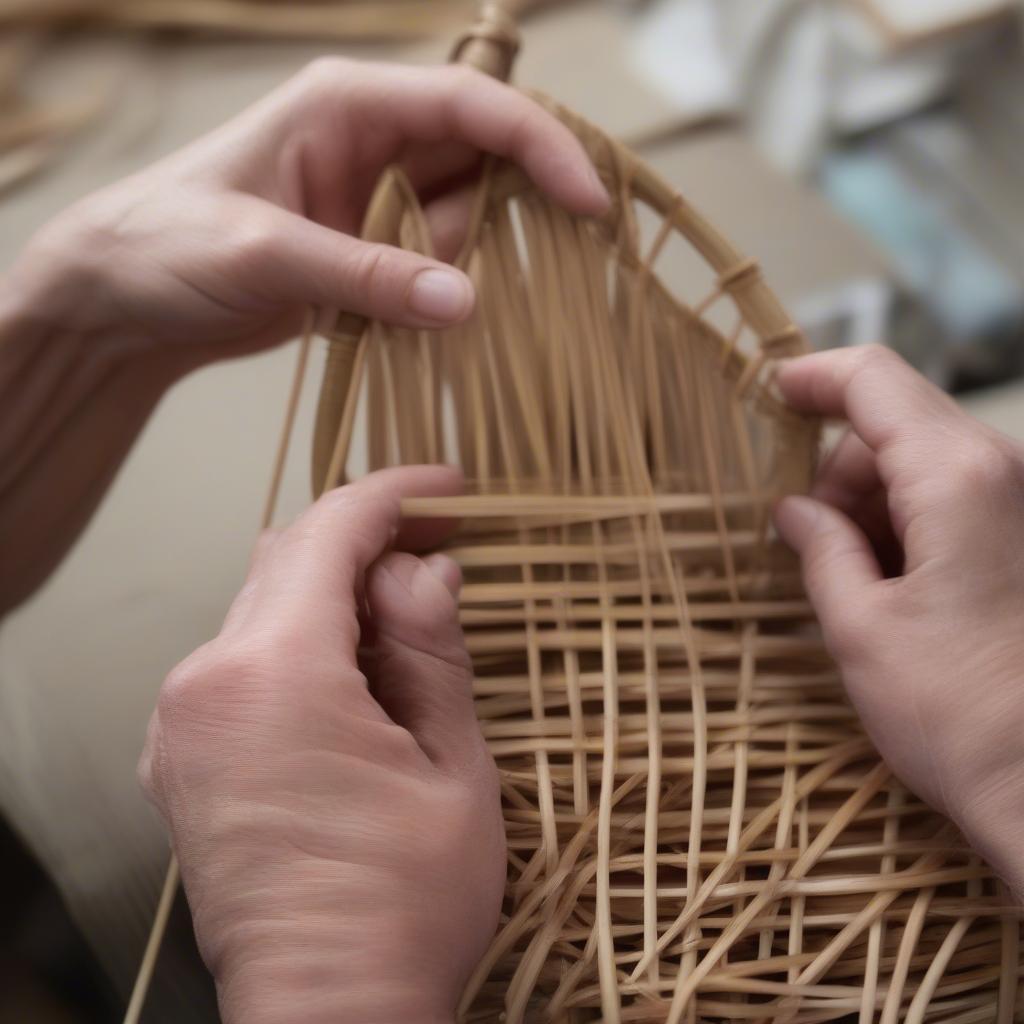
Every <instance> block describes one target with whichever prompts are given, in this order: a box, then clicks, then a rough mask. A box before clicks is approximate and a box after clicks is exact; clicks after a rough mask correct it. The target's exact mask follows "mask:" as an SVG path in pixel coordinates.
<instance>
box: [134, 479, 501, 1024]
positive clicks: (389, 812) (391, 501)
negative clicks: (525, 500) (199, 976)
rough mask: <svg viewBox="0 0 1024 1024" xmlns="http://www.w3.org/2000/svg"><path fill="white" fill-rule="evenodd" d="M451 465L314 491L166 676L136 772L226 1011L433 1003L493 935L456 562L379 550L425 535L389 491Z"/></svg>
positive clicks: (443, 1002)
mask: <svg viewBox="0 0 1024 1024" xmlns="http://www.w3.org/2000/svg"><path fill="white" fill-rule="evenodd" d="M459 482H460V480H459V477H458V474H457V473H456V472H455V471H454V470H449V469H444V468H441V467H431V468H427V467H420V468H402V469H395V470H385V471H383V472H381V473H376V474H373V475H371V476H369V477H367V478H365V479H364V480H362V481H361V482H359V483H357V484H353V485H350V486H348V487H343V488H341V489H340V490H336V491H332V492H330V493H328V494H327V495H325V496H324V497H323V498H321V499H320V501H318V502H317V503H316V504H315V505H314V506H313V507H312V508H311V509H310V510H309V511H307V512H306V513H305V514H304V515H302V516H301V517H300V518H299V519H298V520H297V521H296V522H295V524H294V525H293V526H291V527H290V528H288V529H287V530H285V531H284V532H283V533H281V534H280V535H278V536H273V535H268V536H267V537H265V538H264V540H263V541H262V542H261V544H260V547H259V549H258V552H257V554H256V556H255V559H254V563H253V566H252V569H251V572H250V574H249V578H248V580H247V582H246V584H245V586H244V587H243V589H242V591H241V593H240V594H239V595H238V598H237V599H236V601H235V602H234V604H233V605H232V607H231V610H230V612H229V614H228V616H227V620H226V621H225V623H224V628H223V630H222V631H221V633H220V635H219V636H218V637H217V638H216V639H215V640H213V641H212V642H211V643H209V644H207V645H206V646H205V647H203V648H201V649H200V650H198V651H197V652H196V653H195V654H193V655H192V656H191V657H190V658H188V659H187V660H186V661H185V662H184V663H183V664H181V665H180V666H179V667H178V668H177V669H175V670H174V671H173V672H172V673H171V674H170V676H169V677H168V678H167V680H166V682H165V683H164V685H163V689H162V690H161V693H160V698H159V704H158V707H157V710H156V712H155V713H154V715H153V718H152V721H151V723H150V728H149V736H148V739H147V743H146V750H145V752H144V754H143V756H142V761H141V763H140V777H141V780H142V784H143V786H144V788H145V790H146V792H147V794H148V795H149V796H150V798H151V799H152V800H153V801H154V802H155V803H156V805H157V807H158V808H159V809H160V811H161V813H162V815H163V817H164V818H165V819H166V821H167V823H168V826H169V827H170V831H171V837H172V842H173V846H174V849H175V852H176V853H177V855H178V859H179V862H180V865H181V873H182V879H183V881H184V886H185V892H186V894H187V896H188V900H189V905H190V906H191V909H192V914H193V918H194V922H195V928H196V935H197V937H198V940H199V946H200V950H201V951H202V954H203V957H204V959H205V961H206V964H207V966H208V967H209V968H210V970H211V972H212V973H213V975H214V978H215V980H216V982H217V989H218V997H219V1000H220V1005H221V1013H222V1017H223V1020H224V1021H225V1024H236V1022H243V1021H244V1022H245V1024H260V1022H263V1021H267V1022H274V1024H287V1022H291V1021H295V1022H302V1024H317V1022H330V1024H339V1022H342V1021H352V1022H358V1024H374V1022H382V1024H384V1022H386V1024H396V1022H399V1021H401V1022H403V1024H404V1022H406V1021H408V1022H417V1024H418V1022H431V1024H435V1022H441V1021H447V1022H450V1021H452V1020H454V1012H455V1010H454V1008H455V1005H456V1003H457V1001H458V998H459V996H460V994H461V991H462V988H463V986H464V984H465V982H466V980H467V979H468V976H469V974H470V973H471V971H472V970H473V968H474V967H475V965H476V963H477V962H478V960H479V958H480V957H481V956H482V954H483V952H484V950H485V949H486V947H487V945H488V942H489V941H490V939H491V937H492V936H493V934H494V931H495V928H496V925H497V922H498V911H499V908H500V904H501V897H502V890H503V884H504V877H505V839H504V831H503V826H502V818H501V808H500V799H499V793H498V784H497V771H496V769H495V766H494V762H493V761H492V760H491V757H490V755H489V754H488V752H487V749H486V747H485V746H484V742H483V738H482V736H481V734H480V730H479V727H478V725H477V720H476V714H475V711H474V706H473V699H472V693H471V682H472V673H471V668H470V662H469V656H468V654H467V653H466V649H465V646H464V644H463V640H462V632H461V630H460V627H459V623H458V618H457V600H456V596H455V595H456V593H457V591H458V587H459V582H460V575H459V570H458V567H457V566H456V565H455V563H454V562H452V561H451V560H450V559H448V558H445V557H444V556H441V555H432V556H429V557H427V558H426V559H423V560H421V559H419V558H417V557H415V556H413V555H411V554H406V553H402V552H401V551H399V550H390V548H391V546H392V544H394V545H397V546H399V547H408V546H416V547H422V546H423V545H429V544H431V543H436V541H437V540H438V539H439V533H438V529H439V527H438V524H437V523H433V524H427V523H422V522H421V523H419V524H410V523H407V524H405V525H403V526H402V527H401V529H400V530H399V499H400V497H402V496H412V495H426V494H443V493H452V492H453V491H455V490H457V488H458V485H459ZM440 528H441V530H442V531H443V530H444V526H443V524H442V525H441V527H440ZM396 530H397V531H398V532H397V534H396ZM360 620H363V626H362V629H361V628H360ZM360 643H362V645H363V648H364V649H363V651H362V652H361V654H360V659H359V661H358V662H357V647H359V645H360Z"/></svg>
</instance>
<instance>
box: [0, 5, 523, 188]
mask: <svg viewBox="0 0 1024 1024" xmlns="http://www.w3.org/2000/svg"><path fill="white" fill-rule="evenodd" d="M537 2H538V0H520V2H519V5H518V6H519V7H521V8H522V9H524V10H525V9H526V8H527V7H532V6H536V4H537ZM471 8H472V0H298V2H296V0H130V2H125V0H6V2H5V3H3V4H2V5H0V194H2V193H3V192H4V191H5V190H6V189H8V188H10V187H13V186H14V185H16V184H18V183H19V182H21V181H22V180H24V179H26V178H29V177H31V176H32V175H34V174H35V173H36V172H37V171H39V170H41V169H42V168H43V167H45V166H46V165H47V164H48V163H50V162H51V161H52V160H53V159H54V158H55V157H57V156H58V155H59V154H60V152H61V149H62V146H63V144H64V143H65V142H66V141H67V139H68V138H69V136H70V135H72V134H73V133H74V132H75V131H77V130H79V129H81V128H82V127H84V126H86V125H88V124H89V123H90V122H91V121H93V120H94V119H95V118H96V117H97V116H99V115H100V114H101V113H102V112H103V109H104V107H105V105H106V102H107V100H108V97H107V96H106V95H105V94H104V93H103V91H102V90H98V91H97V92H95V93H94V94H92V95H85V96H75V97H69V98H68V99H66V100H63V101H61V100H58V101H52V100H47V101H35V100H33V99H31V98H30V97H29V96H27V95H25V93H24V90H23V82H24V74H23V70H24V68H25V66H26V65H27V63H28V62H29V61H30V60H32V59H36V58H38V57H39V56H40V55H45V51H46V44H47V43H48V42H49V41H50V40H52V39H57V38H60V37H61V34H62V33H66V32H67V31H69V30H75V31H77V30H82V29H98V30H105V31H117V32H124V33H126V34H139V33H152V32H161V31H169V32H175V33H183V32H188V33H194V34H203V35H217V36H232V37H239V38H271V39H318V40H333V41H337V42H360V41H365V40H394V41H401V40H411V39H419V38H424V37H427V36H430V35H434V34H436V33H438V32H451V31H454V30H455V28H456V27H457V26H459V25H461V24H464V23H465V20H466V17H467V15H468V13H469V11H470V10H471Z"/></svg>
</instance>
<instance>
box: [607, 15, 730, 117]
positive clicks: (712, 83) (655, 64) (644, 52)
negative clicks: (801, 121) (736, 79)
mask: <svg viewBox="0 0 1024 1024" xmlns="http://www.w3.org/2000/svg"><path fill="white" fill-rule="evenodd" d="M714 8H715V0H657V2H656V3H654V4H653V5H652V6H650V7H648V8H646V9H645V10H644V11H643V12H642V13H641V14H640V16H639V18H638V20H637V24H636V26H635V28H634V29H633V31H632V32H631V34H630V39H629V44H628V58H627V59H628V62H629V66H630V69H631V70H632V71H634V72H635V73H636V74H637V75H638V76H639V77H640V78H642V79H644V80H645V82H646V83H647V84H648V85H649V86H650V87H651V88H653V89H655V90H657V91H658V92H659V93H660V94H661V95H662V96H664V97H665V99H667V100H668V101H669V102H670V103H672V104H673V105H674V106H676V107H677V108H678V110H679V113H680V117H681V119H690V118H694V119H696V118H698V117H704V116H708V115H713V114H719V113H722V112H724V111H732V110H735V108H736V90H735V87H734V84H733V76H732V74H731V72H730V70H729V67H728V64H727V62H726V60H725V57H724V55H723V54H722V48H721V45H720V39H719V35H718V25H717V21H716V18H715V11H714Z"/></svg>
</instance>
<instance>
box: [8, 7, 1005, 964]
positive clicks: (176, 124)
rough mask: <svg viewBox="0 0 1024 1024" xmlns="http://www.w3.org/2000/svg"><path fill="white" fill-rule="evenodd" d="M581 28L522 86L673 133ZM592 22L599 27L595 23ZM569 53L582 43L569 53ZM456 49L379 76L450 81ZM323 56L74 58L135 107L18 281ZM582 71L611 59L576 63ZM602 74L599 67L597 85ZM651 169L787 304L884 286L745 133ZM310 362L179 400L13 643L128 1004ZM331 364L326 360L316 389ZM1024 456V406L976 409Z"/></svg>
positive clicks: (29, 711) (175, 49) (81, 75)
mask: <svg viewBox="0 0 1024 1024" xmlns="http://www.w3.org/2000/svg"><path fill="white" fill-rule="evenodd" d="M594 10H595V9H592V8H586V9H584V11H583V12H580V11H577V10H570V11H566V12H562V13H560V14H559V15H558V16H557V17H556V18H553V19H551V18H549V19H544V20H542V21H537V22H535V23H534V25H533V26H531V27H530V29H529V31H528V32H527V39H526V45H525V49H524V57H523V60H522V62H521V64H520V68H519V79H520V81H522V82H524V83H528V84H530V85H535V86H538V87H541V88H543V89H545V90H546V91H548V92H550V93H552V94H553V95H556V96H557V97H558V98H559V99H561V100H563V101H564V102H566V103H567V104H568V105H570V106H573V107H575V108H576V109H578V110H579V111H580V112H582V113H583V114H585V115H586V116H588V117H590V118H591V119H592V120H594V121H597V122H598V123H600V124H602V125H603V126H604V127H606V128H607V129H608V130H609V131H611V132H613V133H618V134H622V135H626V136H629V135H631V134H633V133H638V132H642V131H644V130H645V129H648V128H650V127H652V126H654V125H657V124H660V123H663V122H664V121H665V119H666V117H668V116H669V115H670V114H671V111H670V110H669V109H668V108H667V106H666V104H665V103H664V101H662V100H661V99H659V98H658V97H657V96H655V95H654V94H653V92H652V91H651V90H650V88H649V87H647V86H646V85H645V84H644V83H643V82H642V81H640V80H639V78H637V76H636V74H635V73H633V72H632V71H631V70H630V65H629V59H628V55H627V54H626V51H625V49H624V46H623V44H622V33H621V26H619V25H618V24H617V23H616V21H615V17H616V15H615V14H614V12H612V11H604V12H602V13H600V14H599V15H595V14H594ZM588 12H589V13H588ZM566 40H574V42H573V44H572V46H570V47H569V48H568V51H567V46H566ZM444 49H445V48H444V47H442V46H439V45H438V46H427V47H423V46H418V47H416V48H413V49H405V50H401V51H398V50H395V49H390V50H384V49H382V48H380V47H376V48H367V49H364V50H360V51H350V52H355V53H357V55H359V56H368V57H375V58H379V57H384V56H388V57H395V58H397V57H403V58H409V59H414V60H418V61H433V60H440V59H442V57H443V53H444ZM328 50H329V47H326V46H318V47H313V46H307V45H294V44H288V45H280V46H279V45H272V44H266V43H260V44H255V45H241V44H228V43H191V44H178V45H175V46H166V45H165V46H159V45H147V46H128V47H126V46H125V45H124V44H123V43H120V42H116V41H112V40H106V41H103V40H101V41H97V42H94V43H90V44H89V45H78V44H74V43H72V44H69V48H68V52H67V54H66V55H65V57H66V59H64V60H63V61H62V64H61V72H60V74H59V75H56V76H54V80H53V81H48V83H47V87H48V88H60V87H61V83H62V82H63V83H64V87H66V86H67V83H71V82H76V81H77V82H86V81H89V80H90V78H91V76H93V75H94V74H96V73H97V71H101V72H102V73H103V74H104V75H109V76H113V78H114V79H115V80H116V81H117V82H118V83H120V84H119V85H118V90H119V91H120V92H121V93H122V94H123V95H125V97H126V99H125V100H124V101H123V102H121V103H119V104H117V105H116V106H115V108H114V109H113V110H112V113H111V116H110V118H109V119H108V120H107V121H106V122H105V124H104V125H103V127H102V128H101V129H100V130H98V131H96V132H94V133H92V134H91V135H90V137H89V138H88V139H87V140H85V141H84V142H83V143H82V144H81V145H80V146H79V147H77V148H76V150H75V151H74V152H73V153H72V154H71V155H70V156H69V157H68V159H67V160H65V161H63V162H62V163H61V164H60V165H58V166H57V167H56V168H55V169H54V170H52V171H51V172H50V173H48V174H46V175H45V176H43V177H41V178H39V179H38V180H36V181H34V182H32V183H30V184H29V185H27V186H26V187H24V188H22V189H21V190H19V191H18V192H16V193H12V194H11V195H9V196H7V197H6V198H4V199H2V200H0V266H7V265H9V264H10V263H11V261H12V260H13V259H14V257H15V254H16V252H17V250H18V248H19V246H20V245H21V244H22V243H23V242H24V240H25V239H26V238H27V237H28V235H29V234H30V233H31V231H32V230H33V229H34V228H35V227H37V226H38V225H39V224H41V223H42V222H43V221H44V220H45V219H46V218H47V217H48V216H50V215H52V214H53V213H55V212H57V211H58V210H59V209H61V208H62V207H63V206H65V205H66V204H67V203H68V202H70V201H72V200H73V199H75V198H77V197H78V196H79V195H82V194H84V193H86V192H88V191H90V190H91V189H93V188H95V187H98V186H100V185H102V184H105V183H107V182H109V181H111V180H113V179H115V178H117V177H120V176H122V175H124V174H126V173H129V172H131V171H132V170H135V169H136V168H138V167H140V166H143V165H145V164H146V163H148V162H150V161H152V160H153V159H155V158H157V157H159V156H160V155H162V154H163V153H166V152H169V151H171V150H173V149H175V148H176V147H178V146H179V145H181V144H183V143H184V142H186V141H187V140H189V139H190V138H192V137H194V136H195V135H197V134H198V133H200V132H202V131H204V130H206V129H208V128H211V127H213V126H214V125H216V124H218V123H220V122H221V121H222V120H224V119H225V118H226V117H228V116H230V115H231V114H232V113H234V112H236V111H237V110H239V109H241V108H242V107H243V106H244V105H246V104H247V103H248V102H250V101H251V100H253V99H255V98H256V97H258V96H259V95H261V94H262V93H263V92H265V91H266V90H267V89H269V88H271V87H272V86H273V85H274V84H276V83H277V82H279V81H281V80H283V79H284V78H285V77H287V76H288V75H289V74H290V73H292V72H293V71H294V70H296V69H298V68H299V67H301V66H302V65H303V64H304V63H305V62H306V61H307V60H308V59H310V58H311V57H313V56H315V55H317V54H319V53H324V52H328ZM566 52H580V53H590V54H594V53H600V54H601V60H599V61H593V60H590V61H583V62H580V64H578V65H577V64H574V63H573V62H571V61H566V60H565V56H564V55H565V53H566ZM596 65H600V66H599V67H598V66H596ZM651 162H652V163H653V164H654V165H655V166H656V167H657V168H658V169H660V170H661V171H662V172H663V173H664V174H665V175H666V176H667V177H669V178H670V180H672V181H673V183H675V184H676V185H677V186H678V187H679V189H680V190H681V191H682V192H684V193H685V194H686V195H687V197H688V198H690V199H691V200H692V201H693V202H694V203H695V204H696V205H697V206H698V207H699V208H701V209H703V210H704V212H705V213H707V214H708V215H709V216H710V217H711V219H712V220H714V221H715V222H716V223H718V224H719V225H720V226H721V227H722V228H723V230H724V231H725V233H726V234H727V235H730V236H731V237H733V239H734V240H735V241H736V242H738V243H739V245H740V246H741V248H743V249H744V250H746V251H747V252H748V253H750V254H752V255H756V256H757V257H758V258H760V259H761V261H762V263H763V264H764V266H765V270H766V274H767V276H768V278H769V280H770V281H772V282H773V283H774V284H775V285H776V287H777V288H778V290H779V291H780V293H781V295H782V297H783V299H784V300H785V301H789V302H794V301H797V300H800V299H802V298H804V297H806V296H807V295H810V294H813V293H815V292H818V291H822V290H827V289H828V288H830V287H833V286H835V285H836V284H838V283H840V282H841V281H843V280H845V279H848V278H852V277H857V276H858V275H861V276H869V275H873V274H879V273H883V272H884V266H883V265H882V263H881V261H880V260H879V259H878V257H877V256H876V255H875V253H874V252H873V251H872V250H871V249H870V247H869V246H867V245H866V244H865V243H864V242H863V241H862V240H861V239H860V238H859V236H857V235H856V234H855V233H854V232H853V231H852V230H850V229H849V228H848V227H847V226H846V225H844V224H843V223H842V222H840V221H839V220H838V219H837V218H836V217H835V215H834V214H832V213H831V212H830V211H829V210H828V209H827V207H826V206H825V205H824V203H823V202H822V201H821V200H819V199H818V198H817V197H815V196H813V195H811V194H809V193H808V192H806V191H805V190H803V189H801V188H799V187H797V186H795V185H794V184H792V183H791V182H789V181H787V180H785V179H784V178H782V177H781V176H779V175H777V174H775V173H774V172H773V171H772V170H771V169H769V168H768V167H767V166H766V165H765V164H764V162H763V161H762V160H761V159H760V158H759V157H758V155H757V154H756V153H755V152H754V151H753V150H752V149H751V148H750V146H749V144H748V143H747V142H746V141H745V140H744V139H743V137H742V135H741V134H740V133H739V132H738V130H737V129H735V128H734V127H721V126H720V127H714V128H703V129H700V130H698V131H696V132H694V133H693V134H691V135H690V136H688V137H687V138H685V139H683V140H680V141H677V142H673V143H672V144H670V145H665V146H663V147H661V148H660V149H658V150H655V151H653V152H652V153H651ZM293 355H294V350H293V347H292V346H289V347H288V348H287V349H285V350H282V351H279V352H275V353H270V354H267V355H264V356H261V357H258V358H254V359H249V360H245V361H241V362H236V363H232V364H229V365H222V366H217V367H213V368H210V369H208V370H206V371H203V372H201V373H198V374H196V375H194V376H193V377H192V378H190V379H188V380H186V381H185V382H184V383H182V384H181V385H180V386H179V387H178V388H176V389H175V391H174V392H173V393H172V394H170V395H169V396H168V397H167V399H166V400H165V401H164V403H163V404H162V405H161V407H160V408H159V410H158V412H157V414H156V416H155V417H154V419H153V420H152V422H151V423H150V424H149V426H148V427H147V429H146V431H145V434H144V436H143V438H142V439H141V441H140V443H139V444H138V445H137V447H136V448H135V450H134V452H133V453H132V455H131V456H130V458H129V459H128V462H127V464H126V466H125V468H124V470H123V471H122V473H121V475H120V476H119V478H118V480H117V482H116V484H115V485H114V487H113V489H112V490H111V492H110V494H109V496H108V498H107V500H106V501H105V503H104V504H103V506H102V508H101V510H100V512H99V514H98V515H97V516H96V518H95V520H94V521H93V523H92V524H91V526H90V527H89V529H88V530H87V532H86V534H85V535H84V537H83V538H82V540H81V541H80V542H79V544H78V545H77V546H76V548H75V549H74V551H73V552H72V554H71V556H70V557H69V558H68V559H67V561H66V562H65V564H64V565H63V566H62V568H61V569H60V571H59V572H58V573H57V574H56V575H55V576H54V578H53V579H52V580H51V581H50V583H49V584H48V585H47V587H46V588H45V589H44V590H43V592H42V593H40V594H39V595H38V596H37V597H36V598H35V599H34V600H33V601H32V602H30V604H29V605H27V606H26V607H25V608H23V609H22V610H20V611H19V612H18V613H16V614H15V615H13V616H11V618H10V619H9V620H8V621H7V622H6V623H5V625H4V627H3V632H2V635H0V659H2V664H0V719H2V720H0V746H2V747H3V749H4V750H5V752H7V753H6V755H5V760H6V763H7V765H8V766H9V771H10V773H11V777H8V778H6V779H2V780H0V795H3V796H4V797H5V799H6V801H7V805H6V807H5V808H4V810H5V811H6V813H8V814H9V815H10V816H11V817H12V819H13V820H15V821H16V822H17V824H18V827H19V828H20V829H21V830H22V831H23V832H24V833H25V834H26V836H27V837H28V838H29V839H30V841H31V842H32V843H33V845H34V846H35V847H36V850H37V852H38V853H39V854H40V855H41V856H42V858H43V859H44V861H45V862H46V864H47V866H48V867H49V868H50V870H51V871H52V872H53V873H54V875H55V876H56V878H57V879H58V881H59V882H60V884H61V885H62V887H63V888H64V890H65V892H66V893H67V894H68V897H69V902H70V905H71V907H72V910H73V912H74V913H75V915H76V916H77V917H78V919H79V920H80V921H81V922H82V923H83V925H84V926H85V928H86V930H87V931H88V932H89V933H90V934H92V935H93V936H94V938H95V939H96V941H97V942H98V943H99V944H100V946H101V948H102V949H103V950H104V957H105V960H106V962H107V964H108V967H109V968H110V969H111V970H112V972H113V973H114V974H115V975H116V976H117V978H118V979H119V980H120V981H121V983H122V984H123V983H124V982H125V981H126V979H128V978H129V977H130V976H131V974H132V972H133V969H134V966H135V963H136V960H137V957H138V954H139V951H140V949H141V944H142V941H143V935H144V931H145V928H146V926H147V916H148V910H147V907H148V904H149V903H150V902H151V900H152V899H153V898H154V896H155V892H156V887H157V885H158V878H159V874H160V872H161V871H162V867H163V864H164V861H165V859H166V850H165V844H164V840H163V837H162V833H161V830H160V828H159V826H158V825H157V823H156V822H155V820H154V818H153V816H152V815H151V813H150V812H149V810H148V809H147V808H146V806H145V805H144V804H143V801H142V799H141V797H140V796H139V795H138V793H137V790H136V785H135V777H134V766H135V762H136V759H137V756H138V752H139V749H140V747H141V744H142V738H143V733H144V727H145V722H146V720H147V718H148V715H149V711H150V709H151V707H152V704H153V701H154V697H155V694H156V691H157V688H158V686H159V684H160V681H161V679H162V678H163V676H164V675H165V673H166V672H167V670H168V669H169V668H170V667H171V666H173V665H174V664H175V663H176V662H177V661H178V660H179V659H181V658H182V657H184V656H185V655H186V654H188V653H189V651H191V650H192V649H193V648H194V647H196V646H197V645H199V644H201V643H202V642H204V641H205V640H207V639H208V638H209V637H210V636H211V635H213V634H214V633H215V632H216V631H217V629H218V626H219V623H220V621H221V619H222V617H223V614H224V611H225V608H226V607H227V604H228V603H229V601H230V599H231V596H232V595H233V593H234V592H235V590H236V589H237V587H238V586H239V584H240V582H241V579H242V577H243V575H244V571H245V565H246V561H247V557H248V552H249V548H250V545H251V543H252V540H253V537H254V535H255V533H256V529H257V525H258V515H259V508H260V505H261V501H262V497H263V493H264V490H265V487H266V484H267V480H268V476H269V471H270V461H271V456H272V451H273V447H274V444H275V440H276V435H277V431H278V428H279V424H280V420H281V416H282V413H283V409H284V402H285V395H286V389H287V386H288V379H289V375H290V372H291V364H292V359H293ZM321 365H322V351H320V350H319V349H318V352H317V356H316V358H315V359H314V363H313V368H312V374H311V381H312V382H315V381H316V379H317V378H318V376H319V372H320V368H321ZM313 386H314V385H313V384H312V383H311V385H310V388H308V389H307V390H308V391H309V392H310V393H309V394H307V396H306V398H307V401H305V402H304V403H303V411H302V413H301V414H300V419H299V423H298V428H297V432H296V440H295V452H294V457H293V458H292V460H291V463H290V466H289V469H288V473H287V476H286V479H285V489H284V500H283V505H282V512H281V514H282V517H287V516H290V515H292V514H294V513H295V512H296V511H297V510H298V509H300V508H301V507H302V506H303V505H304V504H305V503H306V502H307V500H308V494H309V490H308V450H309V438H310V425H311V414H312V399H313V395H312V388H313ZM977 408H978V409H979V411H981V412H982V413H983V414H984V415H986V417H988V418H990V419H992V420H994V421H995V422H996V423H997V424H998V425H1000V426H1002V427H1003V428H1004V429H1008V430H1009V431H1010V432H1013V433H1016V434H1017V435H1018V436H1024V399H1019V398H1018V394H1017V392H1016V390H1010V391H1007V392H1006V393H1004V394H1000V395H996V396H994V397H992V398H990V399H987V400H983V401H980V402H979V403H978V405H977Z"/></svg>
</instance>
